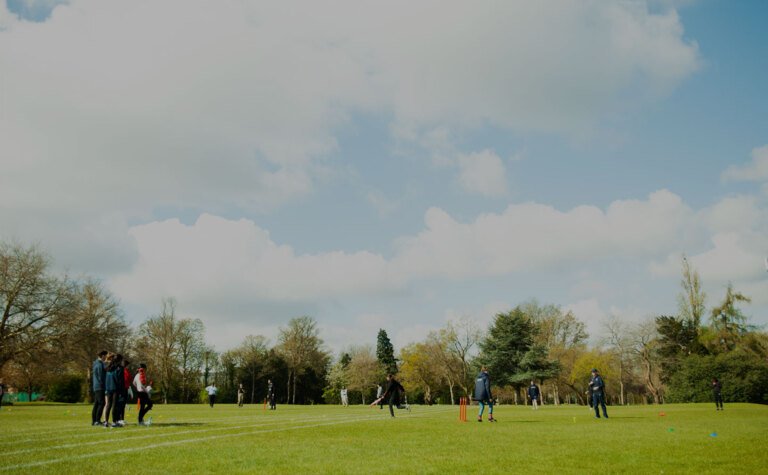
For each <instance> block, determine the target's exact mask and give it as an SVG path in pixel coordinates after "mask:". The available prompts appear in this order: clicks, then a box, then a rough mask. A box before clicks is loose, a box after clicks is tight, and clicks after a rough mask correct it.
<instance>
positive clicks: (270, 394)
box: [267, 379, 277, 411]
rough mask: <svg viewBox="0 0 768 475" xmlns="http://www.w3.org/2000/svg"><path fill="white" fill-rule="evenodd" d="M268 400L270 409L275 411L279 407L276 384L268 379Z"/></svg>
mask: <svg viewBox="0 0 768 475" xmlns="http://www.w3.org/2000/svg"><path fill="white" fill-rule="evenodd" d="M267 400H268V401H269V410H270V411H274V410H275V409H277V404H276V401H275V386H274V385H273V384H272V380H271V379H268V380H267Z"/></svg>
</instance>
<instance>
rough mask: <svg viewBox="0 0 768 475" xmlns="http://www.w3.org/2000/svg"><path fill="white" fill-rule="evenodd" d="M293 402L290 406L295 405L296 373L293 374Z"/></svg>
mask: <svg viewBox="0 0 768 475" xmlns="http://www.w3.org/2000/svg"><path fill="white" fill-rule="evenodd" d="M292 396H293V402H292V403H291V404H296V373H294V374H293V394H292Z"/></svg>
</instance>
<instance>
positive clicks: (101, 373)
mask: <svg viewBox="0 0 768 475" xmlns="http://www.w3.org/2000/svg"><path fill="white" fill-rule="evenodd" d="M107 353H109V352H108V351H106V350H104V351H100V352H99V355H98V356H97V357H96V359H95V360H94V361H93V367H92V369H91V389H93V410H92V411H91V425H94V426H100V425H102V422H101V414H102V413H103V412H104V390H105V389H106V386H105V382H106V381H105V380H106V377H107V370H106V367H105V366H104V361H105V360H106V359H107Z"/></svg>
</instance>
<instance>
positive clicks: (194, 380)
mask: <svg viewBox="0 0 768 475" xmlns="http://www.w3.org/2000/svg"><path fill="white" fill-rule="evenodd" d="M176 335H177V338H178V353H177V355H178V356H177V357H178V365H179V366H178V370H179V376H180V379H181V381H180V383H181V401H182V402H192V400H193V399H195V398H193V395H194V396H196V395H197V394H196V393H197V388H198V377H199V376H200V369H201V368H202V366H203V359H204V353H205V350H206V346H205V326H204V325H203V322H202V321H200V320H199V319H182V320H179V322H178V324H177V329H176Z"/></svg>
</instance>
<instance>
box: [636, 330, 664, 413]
mask: <svg viewBox="0 0 768 475" xmlns="http://www.w3.org/2000/svg"><path fill="white" fill-rule="evenodd" d="M630 338H631V341H632V351H633V353H634V354H635V357H636V358H637V360H638V362H639V363H640V366H641V368H642V372H643V383H644V384H645V387H646V388H647V389H648V392H650V393H651V396H653V402H654V403H656V404H659V403H660V402H661V386H662V383H661V375H660V373H659V368H660V361H659V357H658V352H657V351H656V350H657V348H658V344H659V340H658V332H657V330H656V322H655V320H653V319H649V320H646V321H643V322H641V323H640V324H639V325H637V327H635V328H634V329H633V330H632V332H631V334H630Z"/></svg>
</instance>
